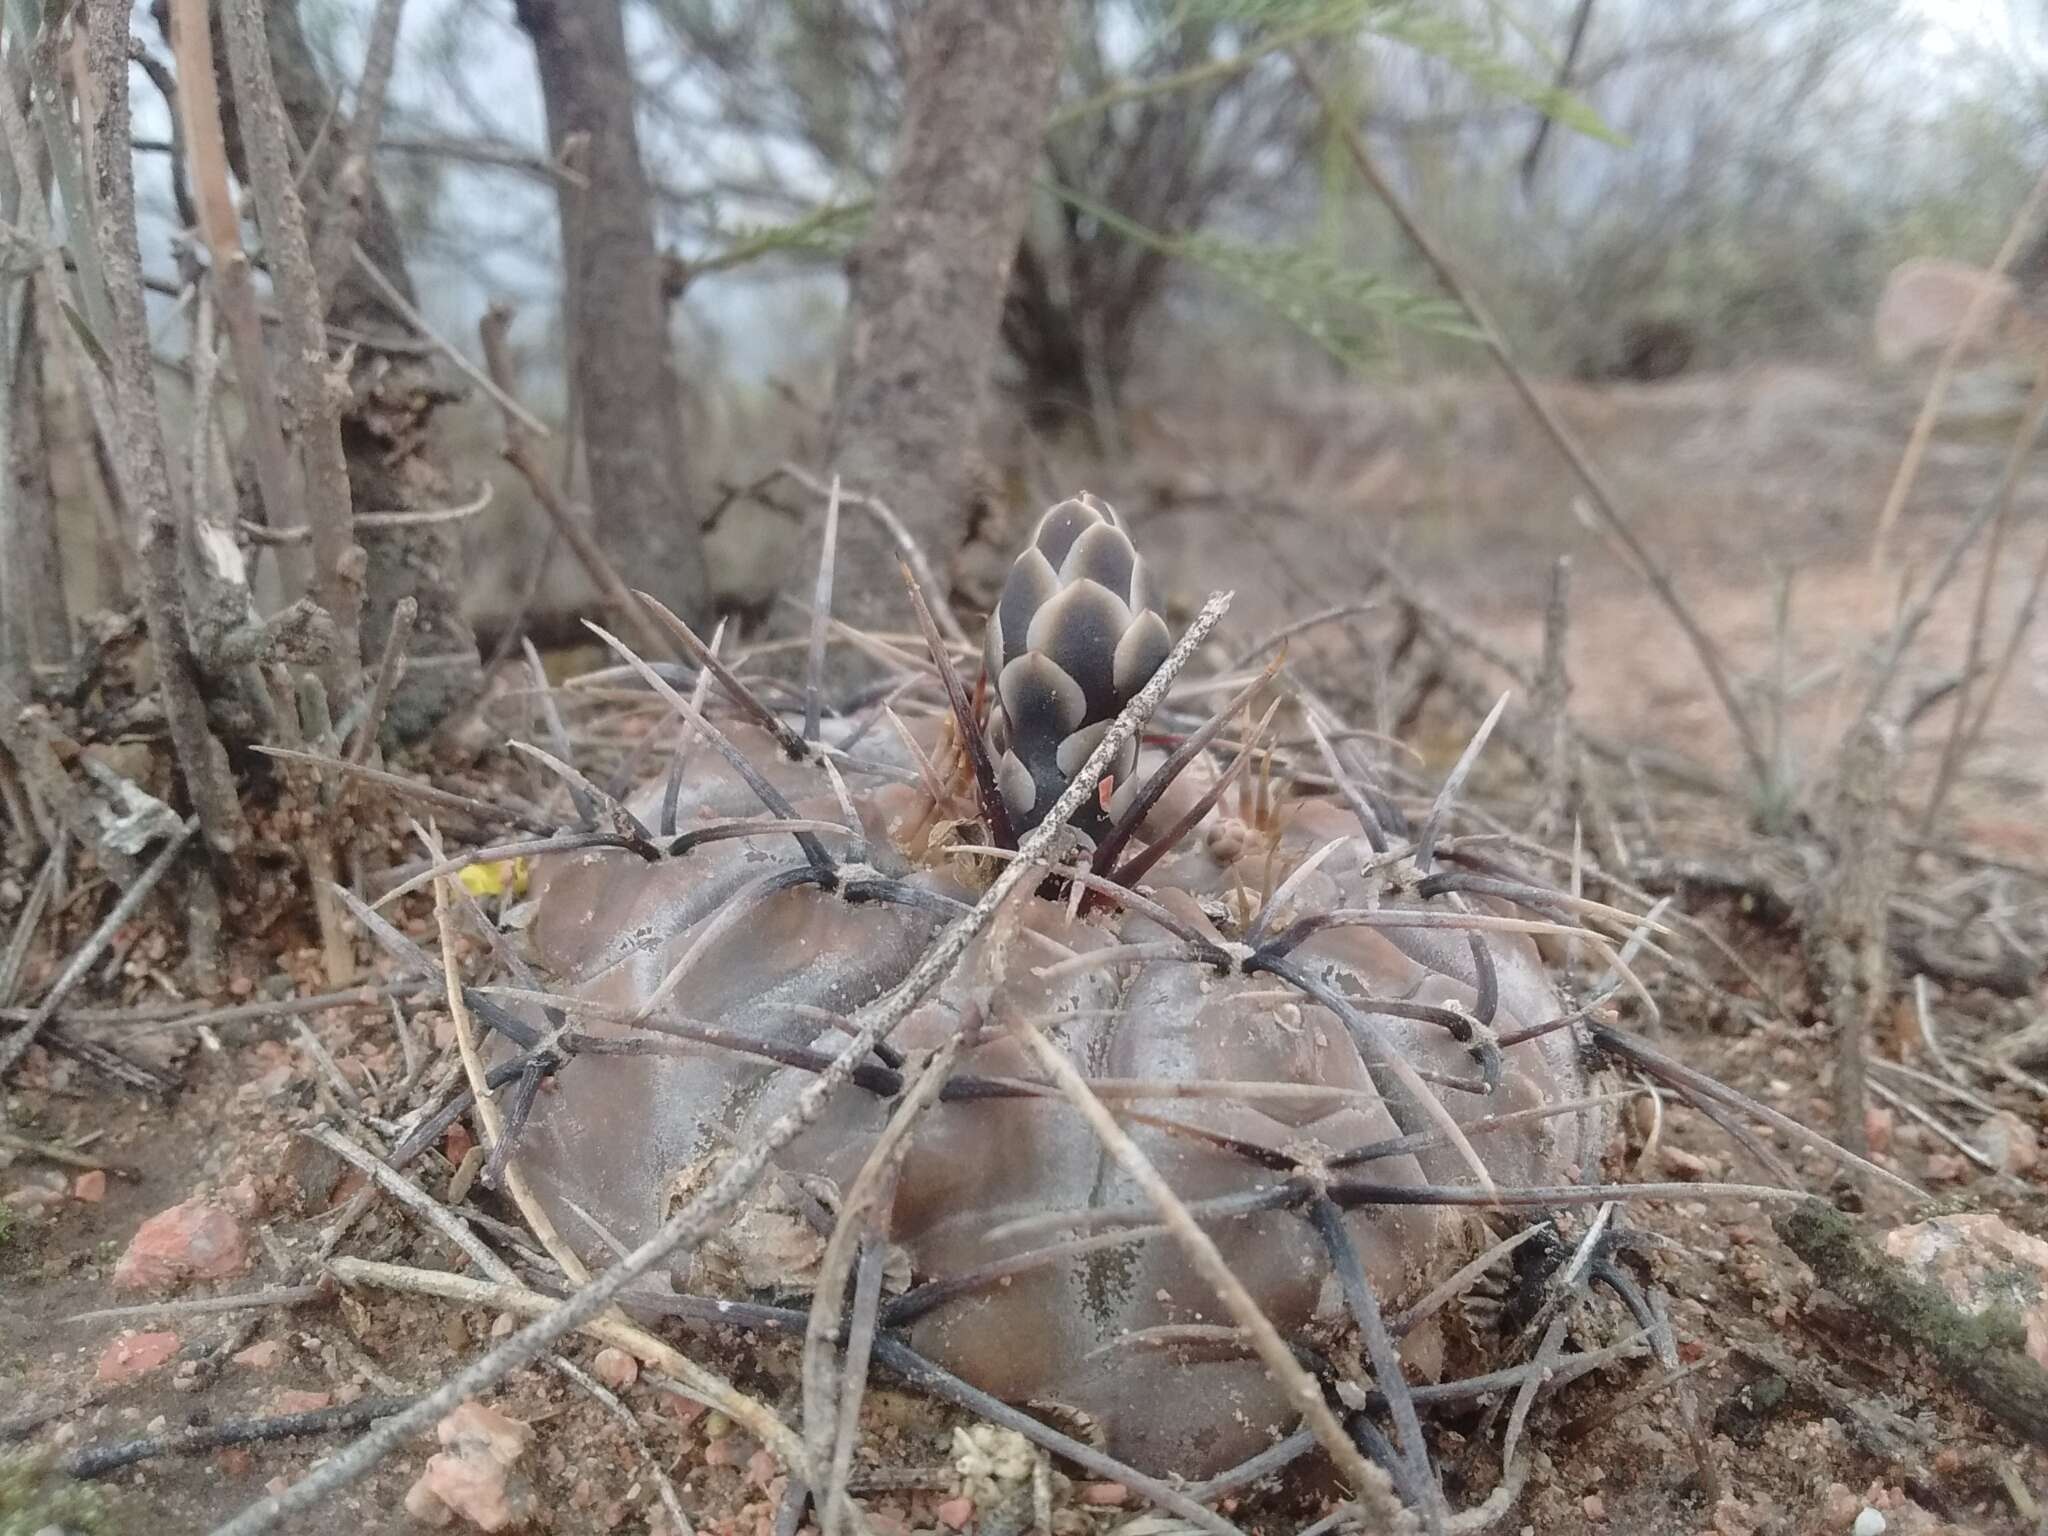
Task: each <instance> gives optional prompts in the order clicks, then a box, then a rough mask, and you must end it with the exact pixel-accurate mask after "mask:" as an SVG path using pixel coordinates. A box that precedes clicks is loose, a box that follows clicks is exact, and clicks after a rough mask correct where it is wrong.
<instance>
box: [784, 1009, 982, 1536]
mask: <svg viewBox="0 0 2048 1536" xmlns="http://www.w3.org/2000/svg"><path fill="white" fill-rule="evenodd" d="M959 1051H960V1037H959V1035H957V1034H955V1035H950V1036H948V1037H947V1039H946V1041H945V1043H944V1044H942V1045H941V1046H940V1047H939V1049H938V1050H937V1051H935V1052H934V1053H933V1054H932V1056H931V1058H930V1059H929V1060H928V1061H927V1062H926V1063H925V1065H924V1068H923V1070H922V1071H920V1072H919V1073H918V1076H917V1080H916V1082H915V1083H913V1084H912V1085H911V1089H910V1092H909V1093H908V1094H906V1095H905V1096H904V1098H903V1101H902V1103H900V1104H899V1105H898V1106H897V1107H896V1110H895V1112H894V1113H893V1114H891V1115H890V1117H889V1121H888V1124H886V1125H885V1126H883V1128H882V1131H881V1134H880V1135H879V1136H877V1137H876V1138H875V1144H874V1147H873V1148H872V1149H871V1150H870V1151H869V1153H868V1157H867V1161H866V1162H865V1163H863V1164H862V1165H861V1170H860V1172H859V1173H858V1174H856V1175H855V1176H854V1180H853V1183H852V1185H851V1186H850V1187H849V1188H848V1189H847V1191H846V1197H845V1199H844V1200H843V1201H842V1202H841V1205H840V1208H839V1220H838V1221H837V1223H835V1224H834V1226H833V1229H832V1236H831V1238H830V1239H829V1240H828V1241H827V1242H826V1244H825V1255H824V1258H823V1260H822V1261H821V1262H820V1265H819V1269H818V1288H817V1291H816V1292H815V1294H814V1295H813V1297H812V1300H811V1316H810V1323H809V1326H808V1327H806V1328H805V1330H804V1356H803V1392H804V1435H805V1438H806V1440H807V1442H808V1443H809V1445H810V1450H811V1463H812V1465H813V1466H814V1467H822V1468H824V1469H826V1478H825V1483H824V1485H823V1488H822V1492H823V1498H822V1499H820V1501H819V1506H818V1514H819V1522H820V1527H819V1528H820V1530H821V1531H822V1532H823V1533H824V1536H833V1533H835V1532H837V1531H839V1530H840V1529H841V1528H842V1527H843V1526H844V1525H845V1523H846V1517H847V1492H846V1481H847V1477H848V1475H849V1474H850V1473H851V1471H852V1468H853V1448H854V1432H855V1430H856V1428H857V1427H858V1425H859V1422H860V1401H861V1395H862V1393H863V1391H864V1389H865V1387H866V1383H867V1362H868V1355H869V1352H870V1350H871V1349H872V1347H873V1344H874V1330H875V1322H876V1316H877V1310H878V1306H879V1302H880V1282H881V1276H882V1266H881V1260H882V1259H883V1258H884V1257H885V1256H886V1253H887V1245H888V1229H889V1211H888V1203H889V1201H890V1199H891V1197H892V1195H893V1193H894V1191H895V1185H896V1172H897V1170H898V1169H899V1168H900V1167H901V1166H902V1162H903V1159H904V1157H905V1156H907V1155H908V1153H909V1151H910V1138H911V1135H912V1133H913V1131H914V1130H915V1128H916V1125H917V1122H918V1119H919V1118H920V1117H921V1116H922V1115H923V1114H924V1112H925V1111H926V1110H928V1109H929V1108H931V1106H932V1105H934V1104H936V1103H937V1102H938V1101H939V1091H940V1089H942V1088H943V1087H944V1086H945V1083H946V1078H947V1076H948V1074H950V1073H951V1071H952V1069H953V1062H954V1060H955V1059H956V1058H957V1057H958V1055H959ZM856 1255H858V1258H859V1268H860V1272H861V1273H860V1278H861V1280H862V1281H863V1282H868V1281H870V1279H871V1282H872V1283H871V1284H862V1285H859V1286H857V1287H856V1299H855V1308H854V1310H855V1314H856V1315H855V1319H854V1322H855V1324H856V1325H858V1324H859V1323H860V1322H861V1321H862V1320H863V1319H864V1320H865V1323H866V1326H865V1328H860V1327H858V1326H855V1327H853V1328H850V1329H849V1330H848V1332H847V1336H846V1338H845V1341H844V1342H845V1364H844V1369H843V1370H837V1369H835V1365H836V1362H835V1361H834V1359H833V1350H832V1342H833V1337H832V1336H833V1335H834V1334H835V1333H836V1332H837V1331H838V1324H839V1313H840V1306H841V1301H842V1298H843V1297H844V1295H845V1291H846V1282H847V1278H848V1275H849V1273H851V1272H852V1271H853V1269H854V1268H855V1261H856ZM870 1272H872V1274H870ZM835 1377H837V1378H838V1379H837V1381H836V1382H835V1379H834V1378H835ZM835 1389H836V1390H835Z"/></svg>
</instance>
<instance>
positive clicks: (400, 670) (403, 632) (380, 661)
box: [348, 595, 420, 763]
mask: <svg viewBox="0 0 2048 1536" xmlns="http://www.w3.org/2000/svg"><path fill="white" fill-rule="evenodd" d="M419 616H420V604H419V599H418V598H416V597H413V596H410V595H407V596H405V597H401V598H400V599H399V600H398V604H397V606H396V607H394V608H393V609H392V610H391V629H390V631H389V632H388V633H387V634H386V635H385V636H384V653H383V654H382V655H381V656H379V657H378V658H377V675H376V677H375V678H374V679H372V681H371V683H370V693H369V697H368V699H367V700H366V701H365V703H364V705H363V718H362V721H361V723H360V724H358V725H357V726H356V734H355V740H354V741H353V742H352V743H351V744H350V746H349V750H348V760H349V761H350V762H352V763H360V762H364V761H366V760H367V759H368V758H369V755H370V749H371V748H372V747H374V746H376V745H377V737H378V735H379V734H380V733H381V732H382V731H383V729H384V712H385V711H386V710H387V709H389V708H390V707H391V695H392V692H393V690H395V689H396V688H397V687H398V680H399V679H400V678H401V677H403V676H404V675H405V661H406V650H407V648H408V647H409V646H410V645H411V644H412V630H413V625H414V623H415V622H417V621H418V619H419Z"/></svg>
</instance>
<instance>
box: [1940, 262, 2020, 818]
mask: <svg viewBox="0 0 2048 1536" xmlns="http://www.w3.org/2000/svg"><path fill="white" fill-rule="evenodd" d="M1988 291H1989V285H1988V284H1987V285H1986V287H1985V288H1984V289H1981V290H1979V293H1978V297H1980V298H1981V297H1982V296H1983V294H1984V293H1985V292H1988ZM2044 416H2048V356H2044V357H2043V358H2042V359H2041V361H2040V362H2039V364H2038V365H2037V366H2036V368H2035V370H2034V387H2033V392H2032V393H2031V394H2029V395H2028V397H2027V403H2026V406H2025V408H2024V409H2023V411H2022V413H2021V417H2020V428H2019V431H2018V432H2017V433H2016V434H2015V435H2014V437H2013V442H2012V447H2011V448H2010V450H2009V451H2008V455H2007V462H2006V466H2005V470H2004V473H2003V475H2002V476H2001V477H2000V482H1999V494H1998V499H1997V506H1998V511H1997V514H1996V515H1995V516H1994V517H1993V518H1992V522H1991V531H1990V535H1989V537H1988V539H1987V540H1986V542H1985V546H1984V562H1983V567H1982V573H1981V574H1980V576H1979V577H1978V581H1977V596H1976V601H1975V602H1974V603H1973V605H1972V606H1971V609H1970V632H1969V638H1968V639H1967V640H1966V641H1965V642H1964V646H1963V664H1962V668H1961V677H1960V681H1958V683H1957V684H1956V701H1955V705H1954V707H1953V710H1952V712H1951V714H1950V717H1949V728H1948V737H1947V739H1946V740H1944V741H1943V742H1942V745H1941V761H1940V763H1939V765H1938V766H1937V767H1936V768H1935V772H1934V787H1933V788H1932V789H1930V790H1929V791H1928V792H1927V804H1926V806H1925V807H1923V808H1922V810H1921V812H1920V836H1921V837H1923V838H1931V837H1932V836H1933V835H1934V827H1935V824H1936V823H1937V822H1938V821H1939V820H1940V819H1941V810H1942V806H1943V804H1944V803H1945V802H1946V801H1947V800H1948V796H1949V792H1950V791H1951V790H1952V789H1954V788H1955V781H1956V776H1957V774H1959V773H1960V772H1961V771H1962V766H1963V762H1964V759H1965V758H1966V756H1967V755H1968V753H1969V751H1970V749H1971V748H1972V747H1973V746H1974V745H1975V744H1976V738H1977V735H1978V732H1979V731H1981V729H1982V727H1983V723H1984V717H1983V715H1982V714H1981V713H1980V714H1978V715H1977V716H1975V717H1974V718H1973V717H1972V715H1971V712H1970V694H1971V689H1972V687H1973V686H1974V684H1975V683H1976V680H1977V674H1978V672H1979V671H1980V670H1981V669H1982V666H1983V660H1984V641H1985V632H1986V630H1988V629H1989V628H1990V624H1991V596H1992V592H1993V590H1994V589H1995V588H1996V586H1997V582H1998V576H1999V573H2000V572H2001V570H2002V569H2003V568H2004V561H2003V560H2002V559H2001V558H2000V556H2001V555H2002V554H2003V553H2004V550H2005V536H2006V534H2007V533H2008V532H2009V531H2010V530H2011V527H2012V507H2013V501H2014V497H2013V495H2012V486H2013V485H2014V483H2015V482H2016V481H2017V480H2018V478H2019V471H2020V465H2021V463H2022V462H2024V460H2025V457H2026V456H2027V455H2028V454H2029V453H2031V452H2032V450H2033V446H2034V444H2035V443H2036V442H2038V441H2039V440H2040V435H2041V427H2042V424H2043V419H2044ZM2001 681H2002V678H2001V677H1999V676H1997V675H1994V676H1993V678H1992V679H1991V682H1990V685H1989V686H1990V688H1991V690H1992V692H1993V693H1994V694H1995V692H1996V690H1997V688H1998V686H1999V683H2000V682H2001ZM1987 702H1988V701H1987Z"/></svg>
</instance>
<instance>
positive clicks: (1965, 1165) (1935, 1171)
mask: <svg viewBox="0 0 2048 1536" xmlns="http://www.w3.org/2000/svg"><path fill="white" fill-rule="evenodd" d="M1974 1166H1975V1164H1973V1163H1971V1162H1969V1161H1967V1160H1966V1159H1964V1158H1961V1157H1957V1156H1954V1155H1952V1154H1950V1153H1947V1152H1930V1153H1928V1154H1927V1162H1926V1165H1925V1170H1926V1174H1927V1182H1928V1183H1930V1184H1960V1183H1962V1182H1963V1180H1965V1179H1967V1178H1968V1177H1969V1176H1970V1170H1971V1169H1972V1168H1973V1167H1974Z"/></svg>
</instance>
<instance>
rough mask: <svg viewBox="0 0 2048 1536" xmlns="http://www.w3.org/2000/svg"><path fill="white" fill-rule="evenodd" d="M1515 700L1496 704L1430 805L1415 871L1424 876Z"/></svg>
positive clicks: (1505, 696)
mask: <svg viewBox="0 0 2048 1536" xmlns="http://www.w3.org/2000/svg"><path fill="white" fill-rule="evenodd" d="M1512 697H1514V695H1513V694H1511V693H1504V694H1502V695H1501V696H1500V697H1499V698H1498V699H1496V700H1495V701H1494V705H1493V708H1492V709H1490V710H1488V711H1487V714H1486V718H1485V719H1484V720H1482V721H1481V722H1480V723H1479V729H1478V730H1476V731H1474V732H1473V733H1472V739H1471V740H1470V741H1469V742H1467V743H1466V744H1465V750H1464V751H1463V752H1462V753H1460V754H1459V756H1458V761H1457V762H1456V764H1454V765H1453V766H1452V768H1451V772H1450V776H1449V777H1447V778H1446V779H1445V780H1444V782H1443V787H1442V788H1441V789H1439V790H1438V791H1437V792H1436V799H1435V800H1434V801H1433V802H1432V803H1431V804H1430V807H1429V816H1428V817H1427V819H1425V820H1424V821H1423V823H1422V833H1421V835H1420V836H1419V837H1417V838H1416V839H1415V867H1416V868H1417V869H1418V870H1420V871H1421V872H1422V873H1424V874H1427V873H1429V866H1430V861H1431V860H1432V859H1433V858H1434V857H1435V856H1436V840H1437V837H1438V835H1439V834H1440V833H1441V832H1442V831H1443V829H1444V821H1445V819H1446V818H1447V817H1449V815H1450V814H1451V807H1452V806H1453V805H1455V804H1457V801H1458V794H1459V791H1461V790H1462V789H1464V787H1465V780H1466V779H1468V778H1470V777H1471V775H1472V769H1473V766H1474V765H1475V764H1476V763H1477V762H1478V761H1479V754H1480V753H1481V752H1483V751H1485V750H1486V741H1487V738H1488V737H1489V736H1491V735H1492V734H1493V728H1494V727H1495V726H1496V725H1498V724H1500V717H1501V715H1502V713H1503V712H1504V711H1505V710H1506V709H1507V707H1508V700H1509V699H1511V698H1512Z"/></svg>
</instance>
